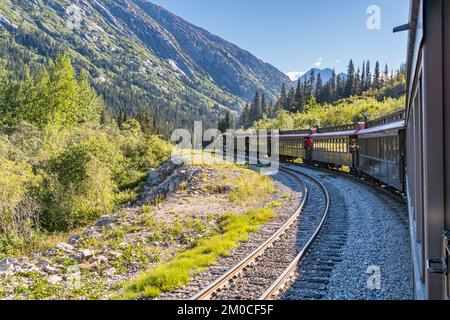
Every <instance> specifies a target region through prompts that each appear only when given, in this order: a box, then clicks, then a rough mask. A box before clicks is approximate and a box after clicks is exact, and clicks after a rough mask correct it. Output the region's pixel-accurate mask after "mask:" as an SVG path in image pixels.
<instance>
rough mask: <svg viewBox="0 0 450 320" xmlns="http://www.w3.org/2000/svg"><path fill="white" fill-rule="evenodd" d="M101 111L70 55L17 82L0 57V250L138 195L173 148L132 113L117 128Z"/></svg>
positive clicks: (25, 243) (30, 241)
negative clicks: (143, 127) (147, 130)
mask: <svg viewBox="0 0 450 320" xmlns="http://www.w3.org/2000/svg"><path fill="white" fill-rule="evenodd" d="M102 112H103V113H105V112H106V111H105V109H104V107H103V106H102V103H101V100H100V99H99V97H98V96H97V95H96V93H95V92H94V91H93V90H92V89H91V87H90V85H89V77H88V74H87V73H86V72H85V71H82V72H81V73H80V74H79V75H77V74H76V72H75V71H74V69H73V68H72V65H71V62H70V59H69V58H68V56H67V55H58V57H57V59H56V60H55V61H54V62H51V63H50V64H49V66H48V67H47V68H44V69H43V70H41V71H40V73H39V74H38V75H37V76H34V77H31V76H27V77H26V79H25V80H23V81H17V82H15V81H12V80H11V79H10V77H9V75H8V74H7V72H5V69H4V66H3V65H2V64H1V63H0V218H1V220H0V256H1V255H2V254H7V253H8V252H12V251H14V250H17V249H18V248H24V247H28V248H32V247H33V248H34V247H35V246H33V245H32V244H33V242H35V243H36V242H37V241H41V240H42V235H43V234H47V233H48V232H60V231H62V232H66V231H70V230H72V229H74V228H77V227H82V226H85V225H87V224H88V223H90V222H92V221H93V220H95V219H97V218H98V217H99V216H100V215H103V214H108V213H111V212H112V211H113V210H114V209H115V208H119V207H120V205H122V204H123V203H127V202H131V201H133V200H135V199H136V198H137V196H138V194H139V192H140V190H141V189H142V186H143V183H144V182H145V177H146V174H147V172H148V170H149V169H150V168H152V167H156V166H158V165H160V164H161V163H162V162H163V161H165V160H166V159H167V158H168V156H169V155H170V148H169V145H168V144H167V143H165V142H164V141H162V140H161V139H159V138H158V137H156V136H152V135H147V134H144V133H143V132H142V131H141V127H140V125H139V123H138V122H137V121H136V120H129V121H127V122H125V123H123V124H122V126H121V128H119V127H118V125H117V124H116V123H114V122H112V121H110V120H109V121H108V119H109V118H108V117H104V119H103V121H102V123H100V116H99V115H100V114H101V113H102ZM58 236H59V235H58ZM39 237H41V238H39ZM47 238H51V237H47ZM55 238H57V237H55ZM41 242H42V241H41ZM23 251H27V250H23ZM28 251H29V250H28Z"/></svg>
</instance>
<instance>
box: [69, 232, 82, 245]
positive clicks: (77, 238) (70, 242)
mask: <svg viewBox="0 0 450 320" xmlns="http://www.w3.org/2000/svg"><path fill="white" fill-rule="evenodd" d="M79 239H80V236H79V235H75V236H73V237H71V238H70V239H69V241H67V243H68V244H70V245H72V246H73V245H74V244H75V243H77V241H78V240H79Z"/></svg>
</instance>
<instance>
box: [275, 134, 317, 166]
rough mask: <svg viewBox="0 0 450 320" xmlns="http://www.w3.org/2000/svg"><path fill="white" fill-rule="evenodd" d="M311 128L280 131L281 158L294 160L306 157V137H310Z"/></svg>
mask: <svg viewBox="0 0 450 320" xmlns="http://www.w3.org/2000/svg"><path fill="white" fill-rule="evenodd" d="M310 134H311V130H295V131H284V132H282V133H280V151H279V153H280V159H281V160H282V161H293V160H295V159H305V158H306V150H305V138H307V137H309V136H310Z"/></svg>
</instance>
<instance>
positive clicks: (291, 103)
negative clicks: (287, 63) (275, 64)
mask: <svg viewBox="0 0 450 320" xmlns="http://www.w3.org/2000/svg"><path fill="white" fill-rule="evenodd" d="M286 110H287V111H289V112H295V111H296V107H295V90H294V87H292V88H291V90H289V94H288V99H287V106H286Z"/></svg>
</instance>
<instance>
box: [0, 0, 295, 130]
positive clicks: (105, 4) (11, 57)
mask: <svg viewBox="0 0 450 320" xmlns="http://www.w3.org/2000/svg"><path fill="white" fill-rule="evenodd" d="M70 8H72V9H71V11H70V10H69V9H70ZM77 10H79V12H80V13H81V18H82V19H81V22H80V25H79V28H74V29H71V28H68V21H70V19H72V18H73V12H74V11H75V12H76V11H77ZM0 16H1V17H2V18H1V19H0V36H1V37H0V52H1V53H2V57H4V58H6V60H7V62H8V66H9V67H10V69H11V70H12V71H13V72H14V73H15V74H16V76H17V77H18V78H20V77H23V74H19V73H20V71H21V69H23V70H24V69H25V68H26V64H29V65H31V70H32V71H34V72H36V70H37V69H38V68H39V66H40V65H44V64H45V63H46V61H48V59H50V58H54V57H55V56H56V54H57V52H60V51H66V52H68V53H69V55H70V56H71V57H72V59H73V61H74V65H75V66H76V68H77V69H81V68H85V69H87V70H88V71H89V73H90V75H91V77H92V79H93V85H94V87H95V89H96V90H97V91H98V92H99V93H100V94H101V95H102V97H103V98H104V100H105V103H106V104H107V106H108V108H109V109H111V110H112V111H113V112H116V113H117V112H118V111H122V112H128V113H130V114H131V115H132V114H133V113H135V112H136V110H133V109H134V108H137V107H140V106H143V107H145V108H147V109H149V110H151V114H152V116H153V117H154V118H155V117H158V120H160V121H161V123H162V124H163V125H161V127H164V129H165V130H170V129H173V128H176V127H186V126H189V127H190V126H192V122H193V120H205V121H206V123H207V124H208V123H209V124H210V125H212V124H213V123H215V122H216V121H217V119H218V118H219V117H220V116H221V115H223V114H224V113H225V112H226V111H227V110H232V111H236V112H239V111H240V110H241V109H242V107H243V105H244V103H245V101H246V100H250V99H251V98H252V96H253V94H254V92H255V91H260V92H261V93H264V94H266V96H267V97H268V98H275V97H276V96H277V94H278V92H279V90H280V88H281V86H282V84H283V83H285V84H288V85H290V84H292V82H291V81H290V79H289V78H288V77H287V76H286V75H285V74H283V73H282V72H281V71H279V70H278V69H276V68H275V67H273V66H272V65H270V64H268V63H265V62H263V61H261V60H260V59H258V58H256V57H255V56H253V55H252V54H251V53H249V52H248V51H246V50H243V49H241V48H239V47H238V46H236V45H234V44H232V43H230V42H227V41H226V40H224V39H222V38H220V37H218V36H216V35H213V34H211V33H209V32H208V31H206V30H204V29H202V28H200V27H197V26H195V25H193V24H191V23H189V22H187V21H186V20H184V19H183V18H181V17H179V16H176V15H174V14H173V13H171V12H169V11H167V10H165V9H164V8H162V7H160V6H157V5H155V4H153V3H151V2H150V1H146V0H78V1H77V5H76V6H75V7H73V4H71V2H69V1H67V0H32V1H30V0H8V1H2V2H1V3H0ZM19 55H21V56H26V59H17V57H16V56H19ZM18 61H19V62H18ZM128 109H130V110H128Z"/></svg>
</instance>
